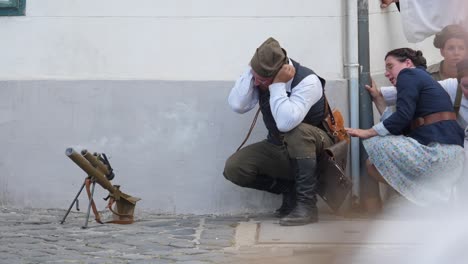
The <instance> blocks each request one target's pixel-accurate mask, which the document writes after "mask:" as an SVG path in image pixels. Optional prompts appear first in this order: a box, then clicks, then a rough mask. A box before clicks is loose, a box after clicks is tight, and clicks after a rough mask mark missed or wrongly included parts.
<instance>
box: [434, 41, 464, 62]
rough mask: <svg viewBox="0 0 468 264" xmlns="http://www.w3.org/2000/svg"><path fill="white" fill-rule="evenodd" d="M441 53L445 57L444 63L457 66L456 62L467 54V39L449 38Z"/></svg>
mask: <svg viewBox="0 0 468 264" xmlns="http://www.w3.org/2000/svg"><path fill="white" fill-rule="evenodd" d="M440 54H441V55H442V57H444V63H447V64H449V65H450V66H453V67H456V64H457V63H458V62H460V61H461V60H462V59H463V58H465V56H466V45H465V41H463V39H458V38H451V39H448V40H447V41H446V42H445V44H444V47H443V48H441V49H440Z"/></svg>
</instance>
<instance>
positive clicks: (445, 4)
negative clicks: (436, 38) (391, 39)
mask: <svg viewBox="0 0 468 264" xmlns="http://www.w3.org/2000/svg"><path fill="white" fill-rule="evenodd" d="M400 11H401V12H400V14H401V21H402V25H403V31H404V33H405V37H406V39H407V40H408V41H409V42H413V43H416V42H420V41H423V40H424V39H425V38H427V37H429V36H431V35H434V34H435V33H437V32H439V31H441V30H442V28H444V27H445V26H447V25H450V24H462V25H464V26H465V27H466V28H467V29H468V1H467V0H400Z"/></svg>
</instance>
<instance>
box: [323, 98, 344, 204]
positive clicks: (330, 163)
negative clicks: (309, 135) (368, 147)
mask: <svg viewBox="0 0 468 264" xmlns="http://www.w3.org/2000/svg"><path fill="white" fill-rule="evenodd" d="M325 104H326V106H325V107H326V110H325V112H326V113H327V114H328V116H327V117H326V118H325V120H324V122H323V127H324V128H325V130H326V131H327V133H328V134H329V135H330V137H332V138H333V140H334V142H335V144H334V145H332V146H330V147H329V148H326V149H324V151H323V152H322V153H321V155H320V156H319V162H318V171H319V186H318V194H319V195H320V197H322V199H323V200H324V201H325V202H326V203H327V204H328V206H330V208H331V209H332V210H333V211H335V212H337V211H338V210H339V209H340V207H341V205H342V204H343V202H344V200H345V199H346V197H347V196H348V194H349V192H350V191H351V188H352V181H351V179H350V177H349V176H347V175H346V174H345V170H346V163H347V159H348V143H349V135H348V133H346V130H345V129H344V119H343V115H342V114H341V112H340V111H339V110H337V109H335V110H334V111H332V110H331V108H330V105H329V104H328V100H327V99H326V98H325Z"/></svg>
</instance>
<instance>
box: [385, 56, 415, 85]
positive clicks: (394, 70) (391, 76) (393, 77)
mask: <svg viewBox="0 0 468 264" xmlns="http://www.w3.org/2000/svg"><path fill="white" fill-rule="evenodd" d="M411 67H414V65H413V62H412V61H411V60H410V59H406V60H405V61H403V62H400V61H399V60H397V59H396V58H395V57H393V56H392V55H389V56H387V58H386V59H385V77H387V79H388V80H389V81H390V83H391V84H392V85H393V86H395V85H396V81H397V77H398V74H399V73H400V71H401V70H403V69H406V68H411Z"/></svg>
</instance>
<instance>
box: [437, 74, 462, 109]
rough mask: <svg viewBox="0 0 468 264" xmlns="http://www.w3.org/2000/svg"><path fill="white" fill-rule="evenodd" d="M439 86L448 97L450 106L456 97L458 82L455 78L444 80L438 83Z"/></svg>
mask: <svg viewBox="0 0 468 264" xmlns="http://www.w3.org/2000/svg"><path fill="white" fill-rule="evenodd" d="M439 84H440V85H441V86H442V88H444V90H445V91H447V93H448V94H449V95H450V99H451V100H452V104H453V103H455V97H456V96H457V88H458V80H457V79H455V78H450V79H445V80H442V81H439Z"/></svg>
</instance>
